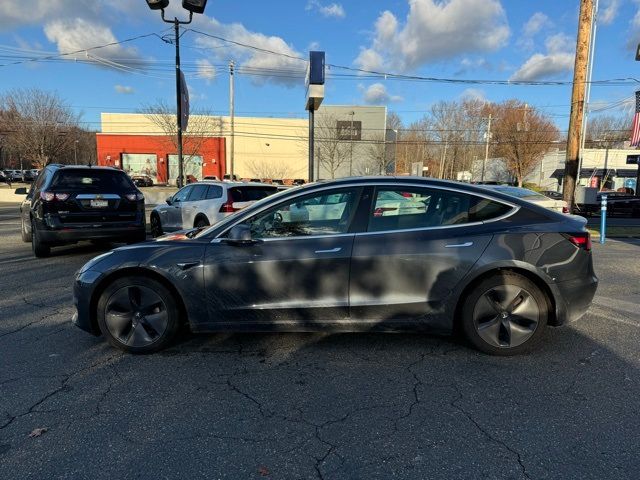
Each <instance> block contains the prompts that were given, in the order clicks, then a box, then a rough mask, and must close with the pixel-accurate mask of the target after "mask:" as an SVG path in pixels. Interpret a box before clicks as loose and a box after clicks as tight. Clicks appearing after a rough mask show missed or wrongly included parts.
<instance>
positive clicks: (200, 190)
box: [187, 185, 207, 202]
mask: <svg viewBox="0 0 640 480" xmlns="http://www.w3.org/2000/svg"><path fill="white" fill-rule="evenodd" d="M206 196H207V186H206V185H194V186H193V189H192V190H191V193H190V194H189V198H188V199H187V201H189V202H199V201H200V200H204V199H205V197H206Z"/></svg>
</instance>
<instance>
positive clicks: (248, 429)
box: [0, 205, 640, 480]
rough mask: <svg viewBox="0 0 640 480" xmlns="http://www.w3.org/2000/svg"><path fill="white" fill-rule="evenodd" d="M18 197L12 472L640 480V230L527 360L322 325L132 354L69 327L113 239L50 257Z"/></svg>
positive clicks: (12, 305) (8, 296) (7, 305)
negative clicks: (76, 292)
mask: <svg viewBox="0 0 640 480" xmlns="http://www.w3.org/2000/svg"><path fill="white" fill-rule="evenodd" d="M15 208H16V207H15V206H14V205H9V206H7V205H4V206H3V205H0V359H1V362H0V478H2V479H7V480H9V479H28V478H34V479H36V478H38V479H39V478H69V479H84V478H87V479H89V478H91V479H102V478H104V479H114V478H136V479H141V478H142V479H145V478H149V479H157V478H225V479H227V478H228V479H251V478H256V479H257V478H273V479H297V478H299V479H308V478H320V479H347V478H357V479H359V478H362V479H378V478H379V479H388V478H401V479H418V478H447V479H457V478H460V479H463V478H464V479H468V478H500V479H502V478H508V479H521V478H525V479H568V478H576V479H603V478H607V479H622V478H629V479H632V478H633V479H635V478H637V477H638V472H640V442H638V432H639V431H640V375H639V368H640V342H639V340H640V335H639V334H640V315H639V314H638V311H639V309H640V285H639V284H638V273H639V272H640V241H637V240H628V241H624V242H623V241H615V240H609V241H608V242H607V244H606V245H605V246H600V245H597V244H596V245H594V258H595V263H596V271H597V273H598V275H599V277H600V280H601V286H600V288H599V290H598V293H597V296H596V298H595V303H594V305H593V306H592V308H591V309H590V311H589V313H588V314H587V315H586V316H585V317H584V318H582V319H581V320H579V321H578V322H575V323H573V324H571V325H569V326H565V327H562V328H556V329H549V330H548V331H547V332H546V334H545V338H544V341H543V343H542V345H541V348H539V349H538V350H537V351H535V352H533V353H531V354H528V355H525V356H520V357H514V358H495V357H490V356H487V355H483V354H480V353H478V352H476V351H473V350H470V349H468V348H467V347H466V346H464V345H463V344H461V343H459V342H458V341H455V340H452V339H447V338H438V337H433V336H426V335H422V334H420V335H413V334H337V335H336V334H334V335H329V334H321V333H318V334H216V335H197V336H196V335H191V334H188V333H184V334H182V335H181V338H180V341H179V342H178V343H177V344H176V345H175V346H173V347H171V348H169V349H168V350H166V351H164V352H161V353H159V354H155V355H150V356H132V355H127V354H123V353H120V352H119V351H116V350H114V349H112V348H111V347H109V346H108V345H107V344H106V343H105V342H103V341H102V340H101V339H100V338H94V337H92V336H90V335H88V334H86V333H84V332H82V331H80V330H79V329H77V328H76V327H74V326H72V325H71V323H70V322H69V318H70V317H71V314H72V312H73V309H72V306H71V302H72V296H71V283H72V277H73V274H74V272H75V271H76V270H77V269H79V268H80V266H82V264H83V263H85V262H86V261H87V260H89V259H90V258H91V257H93V256H95V255H97V254H99V253H101V251H102V250H100V249H98V248H97V247H94V246H92V245H90V244H80V245H78V246H72V247H65V248H59V249H54V250H53V256H52V257H51V258H48V259H40V260H36V259H35V258H34V257H33V256H32V254H31V250H30V245H29V244H25V243H22V242H21V241H20V237H19V232H20V230H19V223H18V220H17V216H16V214H15V211H16V210H15ZM38 429H46V430H38ZM38 433H39V435H38ZM30 434H31V436H30Z"/></svg>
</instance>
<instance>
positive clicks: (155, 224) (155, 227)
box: [150, 213, 163, 238]
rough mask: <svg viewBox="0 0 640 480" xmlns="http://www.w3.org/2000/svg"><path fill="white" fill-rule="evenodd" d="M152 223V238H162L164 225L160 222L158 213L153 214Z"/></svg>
mask: <svg viewBox="0 0 640 480" xmlns="http://www.w3.org/2000/svg"><path fill="white" fill-rule="evenodd" d="M150 223H151V236H152V237H153V238H156V237H159V236H161V235H162V234H163V231H162V223H161V222H160V217H159V216H158V214H157V213H152V214H151V219H150Z"/></svg>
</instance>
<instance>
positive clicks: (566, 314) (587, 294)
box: [555, 275, 598, 325]
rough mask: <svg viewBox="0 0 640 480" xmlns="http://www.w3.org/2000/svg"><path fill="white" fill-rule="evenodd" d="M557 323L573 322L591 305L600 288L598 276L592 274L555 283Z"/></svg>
mask: <svg viewBox="0 0 640 480" xmlns="http://www.w3.org/2000/svg"><path fill="white" fill-rule="evenodd" d="M555 288H556V289H557V293H556V295H555V298H556V323H555V324H556V325H563V324H565V323H568V322H573V321H576V320H578V319H579V318H580V317H582V316H583V315H584V314H585V313H587V310H588V309H589V307H590V306H591V302H592V301H593V297H594V296H595V294H596V290H597V289H598V278H597V277H596V276H595V275H592V276H590V277H588V278H584V279H582V278H581V279H577V280H568V281H566V282H560V283H556V284H555Z"/></svg>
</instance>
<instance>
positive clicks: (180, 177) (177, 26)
mask: <svg viewBox="0 0 640 480" xmlns="http://www.w3.org/2000/svg"><path fill="white" fill-rule="evenodd" d="M192 20H193V12H189V20H187V21H180V20H178V18H177V17H174V18H173V20H167V19H166V18H165V17H164V8H163V9H162V21H163V22H165V23H173V27H174V28H173V30H174V34H175V37H174V38H175V39H174V44H175V46H176V121H177V126H178V182H177V184H178V188H182V187H183V186H184V164H183V160H182V80H181V78H180V77H181V75H180V25H188V24H190V23H191V21H192Z"/></svg>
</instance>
